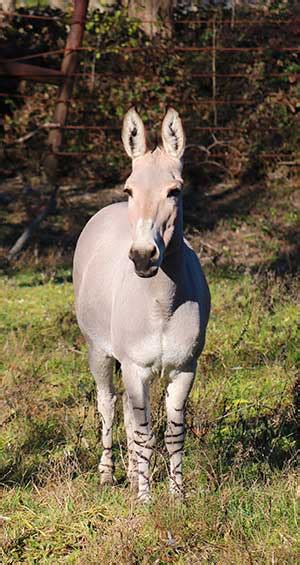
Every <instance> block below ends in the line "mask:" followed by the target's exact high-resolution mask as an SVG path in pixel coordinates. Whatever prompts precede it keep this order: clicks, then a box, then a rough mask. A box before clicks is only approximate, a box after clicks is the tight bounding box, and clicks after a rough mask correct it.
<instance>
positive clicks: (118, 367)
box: [115, 359, 121, 373]
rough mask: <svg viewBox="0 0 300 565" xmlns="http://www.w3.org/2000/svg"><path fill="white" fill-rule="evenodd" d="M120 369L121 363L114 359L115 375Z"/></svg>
mask: <svg viewBox="0 0 300 565" xmlns="http://www.w3.org/2000/svg"><path fill="white" fill-rule="evenodd" d="M120 369H121V363H120V361H118V360H117V359H115V373H119V371H120Z"/></svg>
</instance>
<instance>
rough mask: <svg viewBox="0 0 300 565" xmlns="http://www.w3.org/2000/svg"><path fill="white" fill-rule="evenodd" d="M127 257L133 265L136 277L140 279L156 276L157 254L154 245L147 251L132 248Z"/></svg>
mask: <svg viewBox="0 0 300 565" xmlns="http://www.w3.org/2000/svg"><path fill="white" fill-rule="evenodd" d="M128 256H129V259H131V261H133V263H134V267H135V272H136V274H137V275H139V276H140V277H153V276H154V275H156V273H157V271H158V266H157V264H156V262H157V259H158V257H159V252H158V249H157V248H156V246H155V245H152V246H149V247H148V248H147V249H136V248H134V247H133V246H132V247H131V248H130V250H129V254H128Z"/></svg>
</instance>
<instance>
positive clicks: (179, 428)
mask: <svg viewBox="0 0 300 565" xmlns="http://www.w3.org/2000/svg"><path fill="white" fill-rule="evenodd" d="M195 368H196V363H194V364H193V366H192V367H188V369H186V370H182V371H173V372H172V373H171V375H170V378H171V382H170V384H169V386H168V388H167V395H166V409H167V430H166V434H165V442H166V447H167V450H168V453H169V456H170V492H171V494H175V495H178V496H181V495H182V455H183V446H184V437H185V425H184V419H185V404H186V401H187V398H188V395H189V392H190V390H191V388H192V385H193V382H194V378H195Z"/></svg>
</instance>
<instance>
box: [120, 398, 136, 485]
mask: <svg viewBox="0 0 300 565" xmlns="http://www.w3.org/2000/svg"><path fill="white" fill-rule="evenodd" d="M123 411H124V423H125V428H126V435H127V449H128V471H127V476H128V480H129V482H130V486H131V488H132V489H133V490H136V489H137V487H138V466H137V461H136V456H135V447H134V420H133V414H132V410H131V406H130V404H129V398H128V394H127V392H126V391H125V392H124V393H123Z"/></svg>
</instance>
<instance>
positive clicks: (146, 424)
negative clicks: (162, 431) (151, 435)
mask: <svg viewBox="0 0 300 565" xmlns="http://www.w3.org/2000/svg"><path fill="white" fill-rule="evenodd" d="M148 424H149V422H143V423H142V424H139V425H140V426H141V428H145V427H146V426H148Z"/></svg>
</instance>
